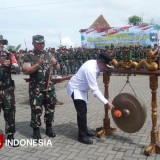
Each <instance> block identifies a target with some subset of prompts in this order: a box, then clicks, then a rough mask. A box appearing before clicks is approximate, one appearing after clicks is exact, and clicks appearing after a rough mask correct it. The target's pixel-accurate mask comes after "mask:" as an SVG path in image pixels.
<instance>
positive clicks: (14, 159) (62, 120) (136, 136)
mask: <svg viewBox="0 0 160 160" xmlns="http://www.w3.org/2000/svg"><path fill="white" fill-rule="evenodd" d="M24 77H27V76H25V75H23V74H20V75H13V79H14V80H15V82H16V92H15V93H16V106H17V111H16V128H17V132H16V134H15V137H16V138H17V139H19V140H20V139H30V138H31V136H32V129H31V128H30V126H29V122H30V106H29V104H28V84H27V83H26V82H25V81H24V80H23V78H24ZM125 82H126V76H112V77H111V82H110V88H109V90H110V101H112V99H113V98H114V97H115V96H116V95H117V94H118V93H119V92H120V90H121V89H122V87H123V86H124V84H125ZM98 83H99V87H100V89H101V91H102V92H103V91H104V85H103V82H102V76H100V77H99V79H98ZM130 83H131V85H132V87H133V88H134V90H135V92H136V94H137V96H138V97H140V98H142V99H143V100H144V102H145V104H146V105H147V109H148V116H147V120H146V122H145V124H144V126H143V127H142V129H141V130H140V131H138V132H136V133H132V134H128V133H124V132H123V131H121V130H120V129H117V132H116V133H115V134H114V135H112V136H109V137H107V138H103V139H99V138H96V137H95V138H94V139H93V140H94V144H93V145H85V144H82V143H79V142H78V141H77V125H76V112H75V109H74V106H73V103H72V101H71V99H70V97H68V96H67V93H66V85H67V81H66V82H64V83H61V84H57V85H56V90H57V96H58V99H59V100H62V101H63V102H64V105H62V106H56V111H55V122H54V129H55V131H56V133H57V136H56V137H55V138H53V139H50V140H51V142H52V147H50V146H45V147H42V146H37V147H31V146H29V147H26V146H25V147H22V146H21V147H18V148H12V147H8V146H5V147H3V148H2V149H1V150H0V160H45V159H50V160H52V159H53V160H54V159H55V160H63V159H64V160H71V159H73V160H122V159H123V160H158V159H160V155H159V154H154V155H152V156H149V157H146V156H145V155H144V153H143V150H144V148H145V147H146V146H147V145H149V143H150V131H151V127H152V121H151V107H150V103H151V99H150V97H151V92H150V89H149V78H148V77H147V76H131V77H130ZM123 92H129V93H133V92H132V90H131V88H130V86H129V85H126V87H125V89H124V91H123ZM158 97H160V93H159V90H158ZM159 103H160V102H159V101H158V105H159V106H160V104H159ZM158 112H159V111H158ZM103 118H104V109H103V104H102V103H101V102H100V101H99V100H98V99H96V98H94V96H93V95H92V94H91V93H90V96H89V103H88V126H89V128H90V129H92V130H95V128H97V127H101V126H102V124H103ZM42 122H43V116H42ZM159 123H160V118H158V125H159ZM111 126H112V127H116V125H115V124H114V122H113V120H112V118H111ZM0 133H4V119H3V112H2V113H1V116H0ZM41 135H42V138H43V139H45V140H46V141H47V140H49V138H48V137H47V136H46V135H45V125H44V123H42V127H41Z"/></svg>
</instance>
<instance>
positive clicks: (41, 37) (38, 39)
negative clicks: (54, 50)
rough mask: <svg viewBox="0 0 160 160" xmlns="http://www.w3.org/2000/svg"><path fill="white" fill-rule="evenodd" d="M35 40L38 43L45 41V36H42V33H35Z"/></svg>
mask: <svg viewBox="0 0 160 160" xmlns="http://www.w3.org/2000/svg"><path fill="white" fill-rule="evenodd" d="M33 42H36V43H42V42H45V41H44V36H42V35H35V36H33Z"/></svg>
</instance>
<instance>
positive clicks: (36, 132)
mask: <svg viewBox="0 0 160 160" xmlns="http://www.w3.org/2000/svg"><path fill="white" fill-rule="evenodd" d="M33 139H35V140H36V141H37V142H38V141H39V139H42V137H41V134H40V130H39V128H38V127H37V128H33Z"/></svg>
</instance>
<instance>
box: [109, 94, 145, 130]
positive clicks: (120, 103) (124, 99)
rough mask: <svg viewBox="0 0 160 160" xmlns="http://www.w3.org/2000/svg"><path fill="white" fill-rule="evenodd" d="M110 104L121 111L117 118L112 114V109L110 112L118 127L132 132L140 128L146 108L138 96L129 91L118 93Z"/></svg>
mask: <svg viewBox="0 0 160 160" xmlns="http://www.w3.org/2000/svg"><path fill="white" fill-rule="evenodd" d="M112 104H113V105H114V106H115V110H120V111H121V112H122V116H121V117H119V118H116V117H115V116H114V114H113V112H114V111H112V112H111V114H112V117H113V120H114V122H115V124H116V125H117V127H118V128H120V129H121V130H122V131H124V132H127V133H134V132H137V131H139V130H140V129H141V128H142V126H143V125H144V123H145V120H146V117H147V108H146V106H145V104H144V102H143V101H142V100H141V99H140V98H137V97H136V96H134V95H133V94H130V93H120V94H118V95H117V96H116V97H115V98H114V99H113V102H112Z"/></svg>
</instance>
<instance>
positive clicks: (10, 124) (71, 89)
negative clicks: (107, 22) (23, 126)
mask: <svg viewBox="0 0 160 160" xmlns="http://www.w3.org/2000/svg"><path fill="white" fill-rule="evenodd" d="M7 44H8V40H6V39H4V38H3V36H2V35H0V110H1V109H2V110H3V111H4V119H5V133H6V134H7V140H10V141H11V140H14V134H15V132H16V129H15V111H16V107H15V106H16V105H15V104H16V101H15V94H14V89H15V85H14V80H12V72H13V68H12V65H13V59H14V58H15V59H16V60H17V64H18V68H19V70H20V71H21V72H22V73H23V74H26V75H29V77H30V79H29V101H30V108H31V122H30V126H31V127H32V128H33V139H35V140H36V141H37V142H38V141H39V140H40V139H41V138H42V137H41V133H40V129H39V128H40V126H41V116H42V111H43V107H44V109H45V113H44V122H45V123H46V135H47V136H49V137H52V138H53V137H55V136H56V133H55V131H54V129H53V122H54V112H55V104H56V93H55V84H54V82H53V81H52V76H51V75H56V74H58V75H68V74H73V76H72V78H71V79H70V81H69V83H68V87H67V89H66V90H67V92H68V94H69V96H71V98H72V100H73V103H74V106H75V109H76V111H77V124H78V131H79V132H78V141H79V142H82V143H85V144H92V143H93V141H92V140H91V139H90V136H94V135H95V133H92V132H90V131H89V130H88V127H87V100H88V90H91V91H92V93H93V94H94V96H95V97H97V98H98V99H99V100H100V101H101V102H103V104H104V105H105V106H106V107H107V108H108V109H113V108H114V106H113V105H112V103H110V102H109V101H108V100H107V99H106V98H105V97H104V96H103V94H102V93H101V91H100V90H99V88H98V85H97V78H98V76H99V72H103V71H105V70H106V69H107V65H106V64H110V63H111V62H112V60H113V58H115V59H117V60H118V61H131V60H134V61H137V62H139V61H140V59H142V58H146V53H147V52H148V51H151V50H153V51H154V52H155V54H157V55H158V46H157V45H154V48H152V47H151V46H147V47H142V46H134V47H133V46H130V47H126V46H123V47H114V45H111V46H106V47H105V48H104V49H82V48H74V49H73V48H72V47H70V48H69V49H66V48H65V47H62V48H59V49H58V50H55V49H54V48H48V49H45V40H44V36H42V35H34V36H33V37H32V45H33V50H30V51H28V52H27V51H26V50H25V51H24V50H20V51H19V52H18V53H12V51H9V52H8V51H4V45H7ZM13 57H14V58H13ZM15 59H14V61H15ZM17 146H18V145H17V144H16V143H13V147H17Z"/></svg>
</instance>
